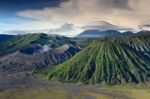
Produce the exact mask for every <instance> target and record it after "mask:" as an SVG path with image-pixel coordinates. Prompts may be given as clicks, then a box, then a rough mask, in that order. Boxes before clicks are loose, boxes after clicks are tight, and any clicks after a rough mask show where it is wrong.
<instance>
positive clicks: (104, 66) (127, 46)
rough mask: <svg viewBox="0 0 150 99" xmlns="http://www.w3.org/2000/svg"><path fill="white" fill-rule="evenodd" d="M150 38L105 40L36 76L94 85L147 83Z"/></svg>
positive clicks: (149, 63) (149, 77) (149, 66)
mask: <svg viewBox="0 0 150 99" xmlns="http://www.w3.org/2000/svg"><path fill="white" fill-rule="evenodd" d="M149 52H150V36H134V37H127V38H124V39H122V40H118V39H114V38H110V37H108V38H105V39H103V40H101V41H97V42H93V43H92V44H91V45H89V46H88V47H86V48H85V49H83V50H82V51H80V52H79V53H78V54H76V55H75V56H74V57H72V58H71V59H70V60H68V61H67V62H65V63H63V64H60V65H58V66H56V67H54V68H47V69H43V70H41V71H40V72H36V73H37V74H38V75H42V76H45V77H47V78H49V79H56V80H59V81H65V82H83V83H90V84H103V83H106V84H124V83H144V82H147V81H149V80H150V61H149V60H150V57H149V56H148V55H150V54H149Z"/></svg>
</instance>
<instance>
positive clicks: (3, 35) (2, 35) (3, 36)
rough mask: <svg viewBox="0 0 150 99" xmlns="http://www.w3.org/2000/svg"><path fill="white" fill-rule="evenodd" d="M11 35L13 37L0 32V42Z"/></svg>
mask: <svg viewBox="0 0 150 99" xmlns="http://www.w3.org/2000/svg"><path fill="white" fill-rule="evenodd" d="M13 37H15V35H7V34H0V42H3V41H7V40H9V39H11V38H13Z"/></svg>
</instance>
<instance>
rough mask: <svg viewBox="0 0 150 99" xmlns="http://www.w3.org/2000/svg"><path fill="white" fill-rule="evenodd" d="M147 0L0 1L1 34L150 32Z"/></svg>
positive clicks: (71, 34)
mask: <svg viewBox="0 0 150 99" xmlns="http://www.w3.org/2000/svg"><path fill="white" fill-rule="evenodd" d="M149 4H150V0H0V30H1V31H0V33H1V34H25V33H41V32H44V33H48V34H58V35H65V36H75V35H77V34H79V33H81V32H82V31H85V30H88V29H98V30H100V31H104V30H112V29H113V30H118V31H133V32H137V31H140V30H150V10H149V9H150V6H149Z"/></svg>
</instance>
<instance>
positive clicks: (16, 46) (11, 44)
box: [0, 33, 74, 56]
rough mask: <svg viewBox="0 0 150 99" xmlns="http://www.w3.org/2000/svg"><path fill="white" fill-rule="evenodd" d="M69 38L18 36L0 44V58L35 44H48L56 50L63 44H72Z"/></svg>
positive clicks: (32, 35)
mask: <svg viewBox="0 0 150 99" xmlns="http://www.w3.org/2000/svg"><path fill="white" fill-rule="evenodd" d="M72 43H74V42H72V41H71V40H70V39H69V38H66V37H63V36H56V35H46V34H43V33H39V34H26V35H18V36H15V37H14V38H12V39H10V40H7V41H6V42H0V46H1V47H0V56H3V55H6V54H10V53H13V52H15V51H17V50H21V49H24V48H28V47H32V46H34V45H36V44H40V45H45V44H49V46H50V47H52V48H56V47H59V46H62V45H64V44H72Z"/></svg>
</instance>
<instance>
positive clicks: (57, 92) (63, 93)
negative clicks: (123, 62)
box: [0, 84, 150, 99]
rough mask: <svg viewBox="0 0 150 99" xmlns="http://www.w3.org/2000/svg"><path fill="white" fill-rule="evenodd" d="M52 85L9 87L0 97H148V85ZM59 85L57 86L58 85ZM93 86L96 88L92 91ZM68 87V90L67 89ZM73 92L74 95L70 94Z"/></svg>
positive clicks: (17, 98) (144, 98)
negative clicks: (22, 87)
mask: <svg viewBox="0 0 150 99" xmlns="http://www.w3.org/2000/svg"><path fill="white" fill-rule="evenodd" d="M73 85H74V84H73ZM73 85H67V86H66V84H64V85H61V86H60V85H56V86H55V85H54V86H53V87H51V88H49V87H47V88H30V89H29V88H28V89H10V90H6V91H2V92H0V99H87V98H89V99H90V97H91V99H150V89H149V86H148V87H147V88H144V87H145V86H144V87H142V85H141V86H129V85H128V86H122V85H121V86H112V87H108V86H107V87H106V86H105V87H101V88H100V87H95V86H91V85H90V86H85V85H84V86H80V87H76V88H75V89H76V90H78V89H79V91H74V87H72V86H73ZM58 86H59V87H58ZM93 88H96V89H95V90H94V91H93ZM68 89H69V90H68ZM72 94H74V95H72Z"/></svg>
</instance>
